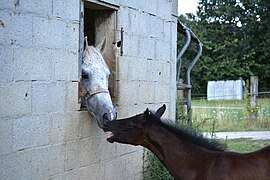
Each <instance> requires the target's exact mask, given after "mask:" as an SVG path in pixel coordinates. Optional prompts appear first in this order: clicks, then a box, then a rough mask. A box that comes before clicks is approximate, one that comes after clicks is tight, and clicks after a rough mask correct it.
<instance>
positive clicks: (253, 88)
mask: <svg viewBox="0 0 270 180" xmlns="http://www.w3.org/2000/svg"><path fill="white" fill-rule="evenodd" d="M257 97H258V76H251V77H250V107H251V109H252V113H251V117H250V118H251V120H257V116H258V111H257V109H256V106H257Z"/></svg>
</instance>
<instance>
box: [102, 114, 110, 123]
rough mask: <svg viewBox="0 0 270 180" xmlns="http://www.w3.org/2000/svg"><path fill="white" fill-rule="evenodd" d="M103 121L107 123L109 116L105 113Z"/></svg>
mask: <svg viewBox="0 0 270 180" xmlns="http://www.w3.org/2000/svg"><path fill="white" fill-rule="evenodd" d="M103 120H104V121H105V122H106V121H109V116H108V114H107V113H105V114H103Z"/></svg>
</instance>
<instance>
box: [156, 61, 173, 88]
mask: <svg viewBox="0 0 270 180" xmlns="http://www.w3.org/2000/svg"><path fill="white" fill-rule="evenodd" d="M159 64H160V65H161V66H162V73H161V81H162V83H164V84H170V81H174V80H171V77H176V75H175V76H174V74H173V73H172V72H171V66H173V65H171V63H170V62H167V61H165V62H164V61H162V62H159ZM174 67H176V66H174ZM174 84H175V81H174Z"/></svg>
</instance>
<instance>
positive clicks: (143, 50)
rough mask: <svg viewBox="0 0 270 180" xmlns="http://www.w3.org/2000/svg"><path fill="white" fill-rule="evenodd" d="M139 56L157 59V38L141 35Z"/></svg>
mask: <svg viewBox="0 0 270 180" xmlns="http://www.w3.org/2000/svg"><path fill="white" fill-rule="evenodd" d="M138 43H139V44H138V46H139V47H138V53H137V56H138V57H140V58H147V59H151V60H153V59H155V57H156V56H155V51H156V49H155V47H156V40H155V39H154V38H150V37H147V38H146V37H140V38H139V42H138Z"/></svg>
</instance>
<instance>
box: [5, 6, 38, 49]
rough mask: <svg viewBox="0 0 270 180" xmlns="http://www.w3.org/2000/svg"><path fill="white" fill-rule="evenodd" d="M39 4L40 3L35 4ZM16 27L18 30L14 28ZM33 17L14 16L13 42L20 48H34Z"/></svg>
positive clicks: (26, 15)
mask: <svg viewBox="0 0 270 180" xmlns="http://www.w3.org/2000/svg"><path fill="white" fill-rule="evenodd" d="M22 4H23V3H22ZM35 4H39V3H35ZM14 27H16V28H14ZM33 29H34V27H33V15H32V14H13V15H12V28H11V29H9V30H10V35H11V39H12V40H11V41H12V42H13V43H14V44H16V45H20V46H28V47H29V46H32V44H33Z"/></svg>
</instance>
